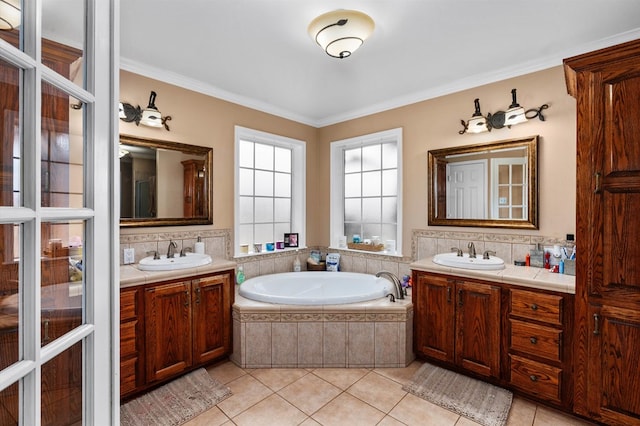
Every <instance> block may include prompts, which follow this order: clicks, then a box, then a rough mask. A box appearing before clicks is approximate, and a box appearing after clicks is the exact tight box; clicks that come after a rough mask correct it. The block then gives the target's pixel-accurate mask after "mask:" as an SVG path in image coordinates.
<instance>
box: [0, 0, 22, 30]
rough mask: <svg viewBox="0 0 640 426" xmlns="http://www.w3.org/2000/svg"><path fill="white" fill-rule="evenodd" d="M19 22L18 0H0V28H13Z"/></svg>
mask: <svg viewBox="0 0 640 426" xmlns="http://www.w3.org/2000/svg"><path fill="white" fill-rule="evenodd" d="M21 23H22V13H21V11H20V0H0V30H5V31H10V30H14V29H16V28H18V27H19V26H20V24H21Z"/></svg>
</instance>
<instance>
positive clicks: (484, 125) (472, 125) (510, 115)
mask: <svg viewBox="0 0 640 426" xmlns="http://www.w3.org/2000/svg"><path fill="white" fill-rule="evenodd" d="M473 104H474V105H475V111H474V113H473V115H472V116H471V118H470V119H469V121H464V120H460V123H461V124H462V127H463V129H462V130H460V131H458V133H459V134H461V135H463V134H465V133H482V132H490V131H491V130H492V129H502V128H503V127H509V128H511V126H514V125H516V124H520V123H524V122H525V121H527V120H531V119H533V118H536V117H538V118H539V119H540V121H545V117H544V115H542V111H543V110H545V109H547V108H549V105H547V104H543V105H542V106H540V108H531V109H528V110H526V111H525V109H524V108H523V107H522V106H520V104H519V103H518V100H517V99H516V89H512V90H511V105H509V108H507V110H506V111H498V112H496V113H494V114H491V113H489V114H488V115H487V116H486V117H484V116H483V115H482V113H481V112H480V99H477V98H476V99H474V101H473Z"/></svg>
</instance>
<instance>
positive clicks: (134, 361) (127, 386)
mask: <svg viewBox="0 0 640 426" xmlns="http://www.w3.org/2000/svg"><path fill="white" fill-rule="evenodd" d="M137 365H138V358H131V359H129V360H126V361H123V362H121V363H120V395H125V394H127V393H129V392H131V391H133V390H134V389H135V388H136V368H137Z"/></svg>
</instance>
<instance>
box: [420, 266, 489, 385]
mask: <svg viewBox="0 0 640 426" xmlns="http://www.w3.org/2000/svg"><path fill="white" fill-rule="evenodd" d="M413 282H414V283H416V284H415V285H414V286H413V289H412V298H413V304H414V309H415V314H414V319H415V326H414V330H415V346H416V352H418V354H420V355H422V356H425V357H427V358H431V359H435V360H438V361H442V362H445V363H449V364H451V365H454V366H456V367H459V368H462V369H464V370H466V371H469V372H472V373H474V374H477V375H479V376H483V377H493V378H499V377H500V298H501V296H500V288H499V287H497V286H495V285H492V284H490V283H482V282H479V281H472V280H463V279H458V278H451V277H446V276H443V275H438V274H430V273H424V272H416V271H414V277H413Z"/></svg>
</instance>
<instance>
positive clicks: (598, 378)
mask: <svg viewBox="0 0 640 426" xmlns="http://www.w3.org/2000/svg"><path fill="white" fill-rule="evenodd" d="M590 317H591V327H592V332H591V339H590V340H591V341H590V342H589V348H590V351H591V352H590V354H589V355H590V356H589V357H588V360H587V363H588V370H589V374H588V380H589V383H588V388H589V389H590V390H591V392H589V394H588V398H589V401H588V404H587V406H588V407H589V408H590V410H592V413H595V414H596V416H597V417H598V418H599V419H601V420H602V421H604V422H605V423H608V424H640V415H639V413H640V392H638V389H640V369H638V354H639V353H640V312H638V311H637V310H630V309H623V308H615V307H611V306H602V307H599V306H591V307H590ZM632 419H633V420H632Z"/></svg>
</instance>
